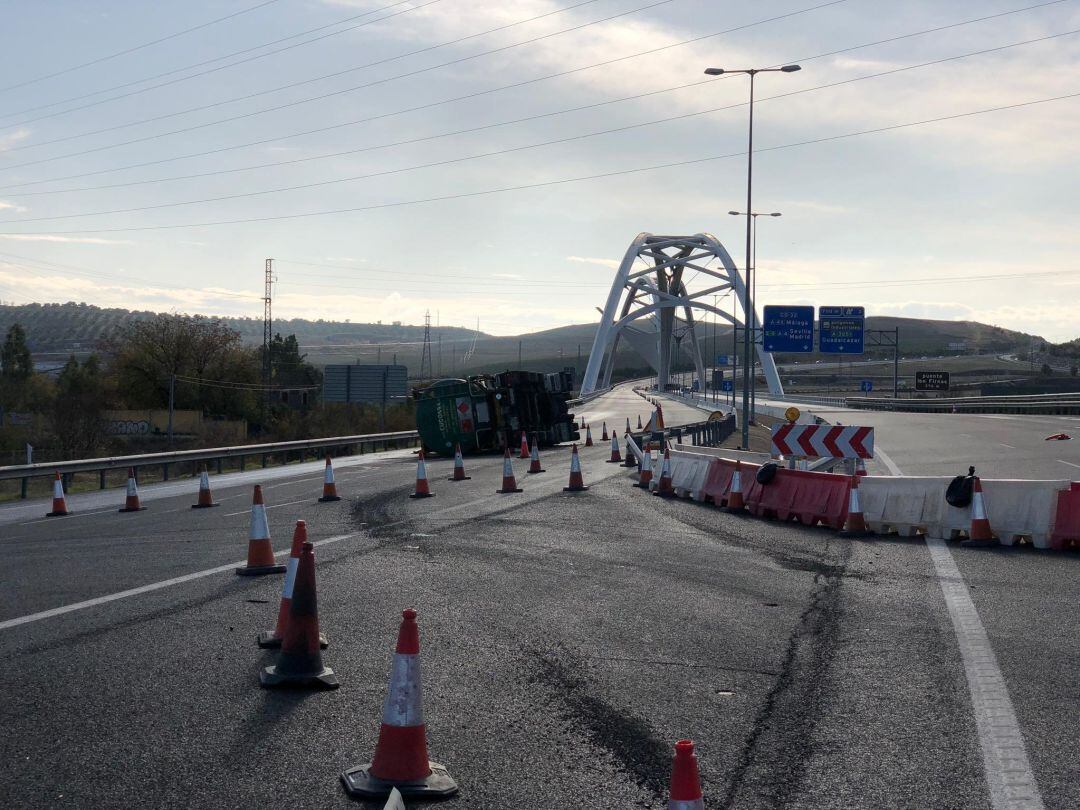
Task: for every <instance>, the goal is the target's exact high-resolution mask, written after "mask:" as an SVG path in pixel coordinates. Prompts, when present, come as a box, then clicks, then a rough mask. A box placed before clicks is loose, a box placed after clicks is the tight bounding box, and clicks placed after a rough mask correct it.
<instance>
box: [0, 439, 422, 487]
mask: <svg viewBox="0 0 1080 810" xmlns="http://www.w3.org/2000/svg"><path fill="white" fill-rule="evenodd" d="M419 438H420V435H419V434H418V433H417V432H416V431H415V430H402V431H397V432H394V433H366V434H362V435H358V436H330V437H328V438H323V439H301V440H299V441H291V442H270V443H267V444H242V445H236V446H234V447H209V448H206V449H202V450H176V451H173V452H167V453H143V454H141V455H134V456H108V457H106V458H89V459H78V460H76V461H55V462H42V463H40V464H17V465H13V466H9V467H0V481H10V480H13V479H21V481H22V493H21V495H22V497H23V498H25V497H26V490H27V482H28V481H29V480H30V479H31V478H38V477H41V476H49V477H52V476H53V475H55V474H56V473H60V474H61V475H63V476H65V477H66V476H70V475H73V474H74V473H80V472H97V473H98V474H99V486H100V488H101V489H105V474H106V473H107V472H108V471H109V470H121V469H127V468H128V467H133V468H135V469H136V470H138V469H139V468H140V467H151V466H157V465H161V467H162V477H163V479H164V480H166V481H168V480H169V467H170V466H171V465H173V464H182V463H185V462H198V461H205V462H210V461H213V462H216V464H217V471H218V473H220V472H221V471H222V462H223V461H224V460H225V459H227V458H239V459H240V469H241V470H243V469H244V462H245V460H246V459H247V458H249V457H250V456H261V460H262V466H263V467H266V466H267V462H268V459H269V457H270V456H272V455H279V454H283V455H284V456H285V459H286V460H287V459H288V456H289V453H298V454H299V456H300V460H301V461H302V460H303V459H304V456H305V454H306V453H308V452H310V451H313V450H325V449H327V448H348V447H357V448H359V451H360V452H361V453H363V452H364V448H365V447H369V446H376V445H379V444H381V445H382V446H383V449H386V448H387V447H388V446H390V445H393V446H395V447H397V446H399V445H400V444H401V443H402V442H408V443H409V444H410V446H411V445H412V444H413V443H415V442H416V441H418V440H419Z"/></svg>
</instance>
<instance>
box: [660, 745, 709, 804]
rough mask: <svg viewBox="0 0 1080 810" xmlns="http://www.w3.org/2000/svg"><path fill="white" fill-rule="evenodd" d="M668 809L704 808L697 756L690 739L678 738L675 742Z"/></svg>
mask: <svg viewBox="0 0 1080 810" xmlns="http://www.w3.org/2000/svg"><path fill="white" fill-rule="evenodd" d="M668 810H705V801H704V798H703V797H702V794H701V777H700V776H699V775H698V764H697V756H695V755H694V744H693V743H692V742H691V741H690V740H679V741H678V742H677V743H675V759H674V760H672V763H671V793H670V794H669V796H668Z"/></svg>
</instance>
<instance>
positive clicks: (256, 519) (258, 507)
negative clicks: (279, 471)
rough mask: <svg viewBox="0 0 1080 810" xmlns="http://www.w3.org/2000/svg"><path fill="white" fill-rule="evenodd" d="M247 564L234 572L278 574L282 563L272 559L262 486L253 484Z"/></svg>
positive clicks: (283, 567)
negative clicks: (279, 563) (253, 492)
mask: <svg viewBox="0 0 1080 810" xmlns="http://www.w3.org/2000/svg"><path fill="white" fill-rule="evenodd" d="M248 538H249V539H248V556H247V565H245V566H243V567H242V568H237V569H236V573H238V574H240V576H244V577H253V576H258V575H260V574H280V573H281V572H282V571H284V570H285V566H284V565H278V564H277V561H276V560H275V559H274V548H273V546H271V545H270V526H269V525H268V524H267V522H266V506H264V505H263V496H262V487H261V486H259V485H258V484H256V485H255V494H254V495H253V496H252V498H251V533H250V534H249V535H248Z"/></svg>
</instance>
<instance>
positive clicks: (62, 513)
mask: <svg viewBox="0 0 1080 810" xmlns="http://www.w3.org/2000/svg"><path fill="white" fill-rule="evenodd" d="M70 514H71V512H48V513H47V514H46V515H45V517H63V516H64V515H70Z"/></svg>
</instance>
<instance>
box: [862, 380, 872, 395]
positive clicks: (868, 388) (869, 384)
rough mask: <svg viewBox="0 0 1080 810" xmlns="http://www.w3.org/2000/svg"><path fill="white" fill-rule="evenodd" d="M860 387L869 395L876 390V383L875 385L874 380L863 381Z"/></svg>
mask: <svg viewBox="0 0 1080 810" xmlns="http://www.w3.org/2000/svg"><path fill="white" fill-rule="evenodd" d="M859 387H860V388H862V390H863V391H865V392H866V393H868V394H869V393H870V392H871V391H873V390H874V383H873V381H872V380H863V381H862V385H861V386H859Z"/></svg>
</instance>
